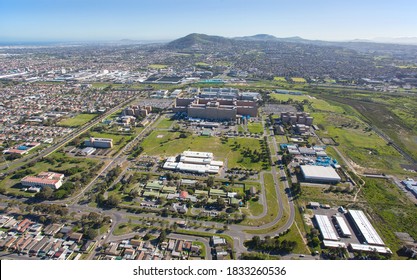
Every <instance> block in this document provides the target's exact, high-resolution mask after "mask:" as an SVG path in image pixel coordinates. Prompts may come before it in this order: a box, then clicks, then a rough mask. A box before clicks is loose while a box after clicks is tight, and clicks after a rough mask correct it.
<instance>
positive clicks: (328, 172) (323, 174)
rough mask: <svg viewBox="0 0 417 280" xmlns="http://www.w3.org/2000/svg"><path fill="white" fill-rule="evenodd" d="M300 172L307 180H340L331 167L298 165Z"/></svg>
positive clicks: (337, 181)
mask: <svg viewBox="0 0 417 280" xmlns="http://www.w3.org/2000/svg"><path fill="white" fill-rule="evenodd" d="M300 168H301V173H302V174H303V176H304V179H305V180H306V181H307V182H313V183H327V184H336V183H339V182H340V181H341V178H340V176H339V175H338V174H337V172H336V171H335V170H334V168H333V167H328V166H316V165H300Z"/></svg>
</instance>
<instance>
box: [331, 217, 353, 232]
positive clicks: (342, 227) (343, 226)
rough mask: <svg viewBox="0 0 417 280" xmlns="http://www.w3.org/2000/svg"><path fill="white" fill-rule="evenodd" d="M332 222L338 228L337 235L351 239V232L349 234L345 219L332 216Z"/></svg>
mask: <svg viewBox="0 0 417 280" xmlns="http://www.w3.org/2000/svg"><path fill="white" fill-rule="evenodd" d="M333 221H334V222H335V223H336V225H337V226H338V227H339V233H340V235H341V236H342V237H351V236H352V232H350V229H349V227H348V225H347V224H346V221H345V219H343V217H341V216H336V215H335V216H333Z"/></svg>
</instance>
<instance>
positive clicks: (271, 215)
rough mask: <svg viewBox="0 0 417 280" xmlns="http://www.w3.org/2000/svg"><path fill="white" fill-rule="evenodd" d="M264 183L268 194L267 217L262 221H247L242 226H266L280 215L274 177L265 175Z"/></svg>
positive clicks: (248, 219)
mask: <svg viewBox="0 0 417 280" xmlns="http://www.w3.org/2000/svg"><path fill="white" fill-rule="evenodd" d="M264 182H265V192H266V194H265V195H266V203H267V205H268V210H267V213H266V215H265V216H264V217H263V218H261V219H250V218H247V219H245V220H244V221H243V222H242V223H241V224H242V225H252V226H258V225H264V224H267V223H270V222H272V221H273V220H274V219H275V217H276V216H277V215H278V199H277V194H276V192H275V185H274V179H273V178H272V175H271V174H269V173H266V174H264Z"/></svg>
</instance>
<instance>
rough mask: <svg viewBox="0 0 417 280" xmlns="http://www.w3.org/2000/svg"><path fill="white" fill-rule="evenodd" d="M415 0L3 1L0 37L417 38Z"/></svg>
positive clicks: (29, 38)
mask: <svg viewBox="0 0 417 280" xmlns="http://www.w3.org/2000/svg"><path fill="white" fill-rule="evenodd" d="M416 11H417V1H415V0H395V1H392V0H390V1H387V0H379V1H377V0H345V1H342V0H332V1H330V0H205V1H200V0H117V1H116V0H0V41H7V40H120V39H145V40H146V39H147V40H158V39H161V40H164V39H166V40H169V39H175V38H178V37H181V36H184V35H187V34H189V33H194V32H196V33H206V34H210V35H221V36H227V37H233V36H242V35H254V34H259V33H267V34H272V35H275V36H277V37H289V36H301V37H303V38H307V39H324V40H349V39H373V38H376V37H417V15H416Z"/></svg>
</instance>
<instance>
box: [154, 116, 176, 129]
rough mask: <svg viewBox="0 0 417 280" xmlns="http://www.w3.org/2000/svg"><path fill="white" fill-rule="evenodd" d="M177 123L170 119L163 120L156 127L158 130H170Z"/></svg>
mask: <svg viewBox="0 0 417 280" xmlns="http://www.w3.org/2000/svg"><path fill="white" fill-rule="evenodd" d="M174 122H175V121H173V120H170V119H168V118H164V119H162V120H161V121H160V122H159V124H158V125H157V126H156V128H157V129H168V128H170V127H171V126H172V125H173V124H174Z"/></svg>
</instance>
